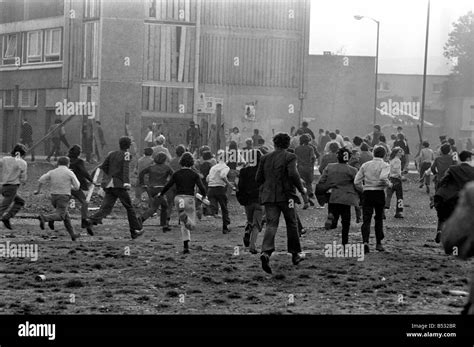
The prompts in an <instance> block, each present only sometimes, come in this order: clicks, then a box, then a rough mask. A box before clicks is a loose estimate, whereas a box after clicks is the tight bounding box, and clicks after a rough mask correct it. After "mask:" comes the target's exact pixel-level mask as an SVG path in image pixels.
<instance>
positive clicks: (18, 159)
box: [0, 144, 28, 230]
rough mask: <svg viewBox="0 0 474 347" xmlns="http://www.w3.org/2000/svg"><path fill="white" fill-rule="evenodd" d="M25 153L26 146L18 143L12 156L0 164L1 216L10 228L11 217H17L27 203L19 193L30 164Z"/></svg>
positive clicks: (0, 161) (2, 160)
mask: <svg viewBox="0 0 474 347" xmlns="http://www.w3.org/2000/svg"><path fill="white" fill-rule="evenodd" d="M25 154H26V147H25V146H24V145H22V144H17V145H16V146H15V147H13V150H12V151H11V156H10V157H5V158H3V159H0V164H3V173H2V187H1V191H2V195H3V200H2V202H1V203H0V216H1V218H2V222H3V224H4V225H5V227H6V228H7V229H10V230H11V229H12V226H11V223H10V219H11V218H13V217H15V215H16V214H17V213H18V211H20V209H21V208H22V207H23V206H24V205H25V200H23V199H22V198H21V197H20V196H18V194H17V192H18V188H20V184H24V183H25V182H26V177H27V176H26V171H27V166H28V165H27V164H26V161H25V160H24V159H23V158H24V157H25ZM12 203H13V204H12ZM10 205H11V207H10Z"/></svg>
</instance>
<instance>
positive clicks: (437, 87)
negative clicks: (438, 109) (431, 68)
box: [433, 83, 443, 93]
mask: <svg viewBox="0 0 474 347" xmlns="http://www.w3.org/2000/svg"><path fill="white" fill-rule="evenodd" d="M442 89H443V86H442V84H441V83H433V93H441V91H442Z"/></svg>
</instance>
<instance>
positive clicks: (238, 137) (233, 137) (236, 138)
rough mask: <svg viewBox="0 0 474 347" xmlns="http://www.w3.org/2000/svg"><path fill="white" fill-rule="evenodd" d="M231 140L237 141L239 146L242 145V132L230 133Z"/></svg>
mask: <svg viewBox="0 0 474 347" xmlns="http://www.w3.org/2000/svg"><path fill="white" fill-rule="evenodd" d="M230 141H235V142H236V143H237V146H239V147H240V143H241V142H242V136H241V135H240V133H237V134H235V133H233V132H232V133H230Z"/></svg>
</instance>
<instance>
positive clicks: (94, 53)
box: [82, 21, 99, 79]
mask: <svg viewBox="0 0 474 347" xmlns="http://www.w3.org/2000/svg"><path fill="white" fill-rule="evenodd" d="M84 26H85V28H84V60H83V72H82V77H83V78H87V79H91V78H98V77H99V22H98V21H97V22H87V23H85V24H84Z"/></svg>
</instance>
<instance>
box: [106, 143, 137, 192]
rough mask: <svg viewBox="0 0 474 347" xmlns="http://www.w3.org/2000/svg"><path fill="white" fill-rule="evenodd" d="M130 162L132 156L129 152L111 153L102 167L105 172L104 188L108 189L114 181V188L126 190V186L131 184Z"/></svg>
mask: <svg viewBox="0 0 474 347" xmlns="http://www.w3.org/2000/svg"><path fill="white" fill-rule="evenodd" d="M127 159H128V160H127ZM130 160H132V155H131V154H130V153H129V152H125V151H122V150H119V151H115V152H110V153H109V155H107V158H105V160H104V162H103V163H102V165H101V167H100V168H101V169H102V171H103V172H104V177H103V179H102V188H106V187H107V185H108V184H109V183H110V180H113V186H114V188H124V184H126V183H128V184H130Z"/></svg>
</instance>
